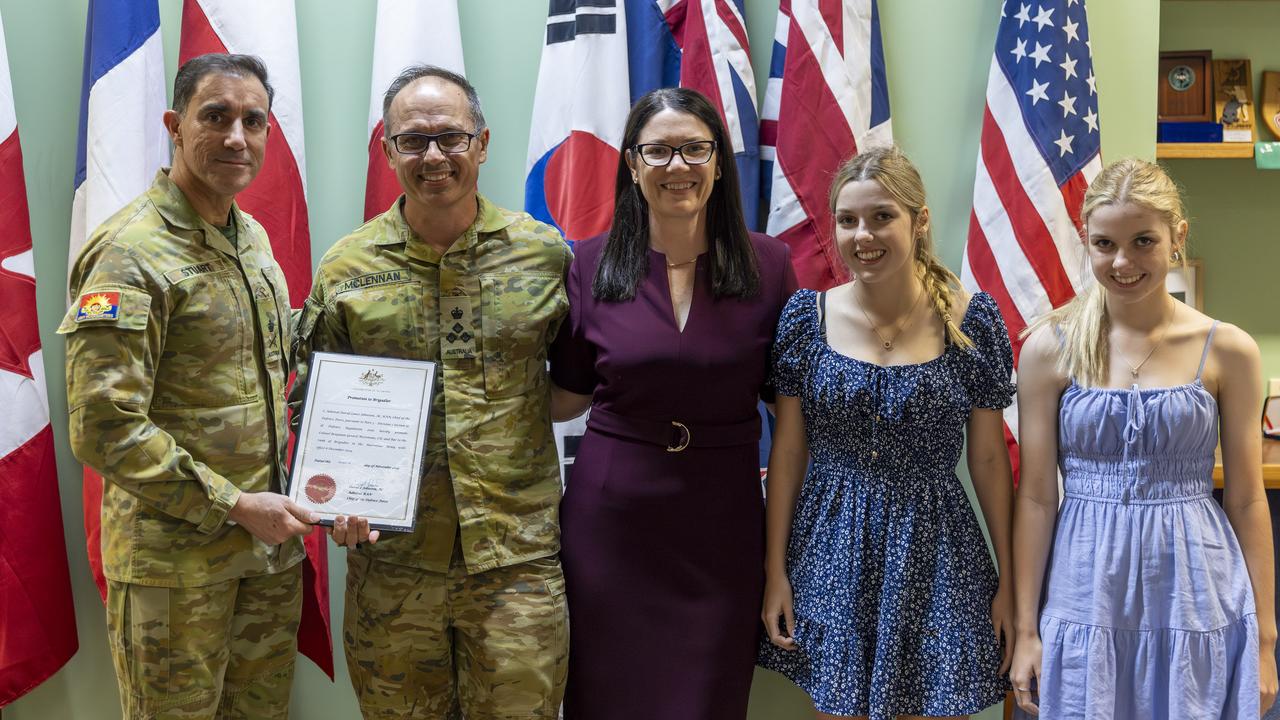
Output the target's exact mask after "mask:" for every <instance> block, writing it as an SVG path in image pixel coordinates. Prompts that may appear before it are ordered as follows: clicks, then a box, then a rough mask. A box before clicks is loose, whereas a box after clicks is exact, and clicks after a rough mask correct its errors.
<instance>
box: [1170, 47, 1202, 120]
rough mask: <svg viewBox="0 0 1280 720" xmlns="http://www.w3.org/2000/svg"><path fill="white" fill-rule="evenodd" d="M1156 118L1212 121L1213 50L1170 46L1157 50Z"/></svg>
mask: <svg viewBox="0 0 1280 720" xmlns="http://www.w3.org/2000/svg"><path fill="white" fill-rule="evenodd" d="M1157 98H1158V102H1159V105H1158V111H1157V119H1158V120H1160V121H1163V122H1214V121H1215V120H1216V119H1217V118H1216V117H1214V114H1213V112H1214V107H1213V53H1212V52H1211V51H1209V50H1172V51H1165V52H1162V53H1160V90H1159V93H1158V94H1157Z"/></svg>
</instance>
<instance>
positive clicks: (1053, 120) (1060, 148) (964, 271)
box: [961, 0, 1102, 477]
mask: <svg viewBox="0 0 1280 720" xmlns="http://www.w3.org/2000/svg"><path fill="white" fill-rule="evenodd" d="M1100 147H1101V146H1100V143H1099V133H1098V94H1097V88H1096V83H1095V79H1094V76H1093V59H1092V57H1091V48H1090V45H1089V30H1088V26H1087V24H1086V22H1085V7H1084V2H1082V0H1044V1H1043V2H1035V1H1033V2H1021V1H1020V0H1008V1H1007V2H1006V3H1005V5H1004V6H1003V7H1002V8H1001V17H1000V29H999V31H998V32H997V33H996V49H995V54H994V56H993V57H992V59H991V71H990V74H989V75H988V78H987V103H986V109H985V112H984V113H983V118H982V141H981V144H980V147H979V150H978V171H977V177H976V178H975V180H974V188H973V212H972V214H971V215H970V218H969V239H968V242H967V243H966V245H965V252H964V261H963V266H962V267H961V279H962V280H963V282H964V285H965V287H966V288H967V289H968V290H970V291H976V290H984V291H986V292H988V293H990V294H991V296H992V297H994V298H995V300H996V303H997V304H998V305H999V306H1000V312H1001V314H1002V315H1003V316H1004V321H1005V325H1007V326H1008V328H1009V339H1010V341H1012V342H1013V348H1014V357H1015V358H1016V357H1017V354H1018V351H1019V349H1020V348H1021V345H1022V343H1021V341H1020V340H1019V337H1018V335H1019V334H1020V333H1021V332H1022V330H1023V328H1025V327H1026V326H1027V323H1028V322H1030V321H1032V320H1034V319H1035V318H1036V317H1038V316H1040V315H1042V314H1044V313H1046V312H1048V311H1049V310H1051V309H1053V308H1055V307H1057V306H1059V305H1062V304H1063V303H1065V302H1067V301H1068V300H1070V299H1071V298H1072V297H1074V296H1075V293H1076V291H1077V290H1078V289H1079V287H1080V282H1081V280H1082V278H1081V274H1080V269H1081V267H1080V262H1079V242H1080V204H1081V202H1082V201H1083V199H1084V191H1085V189H1086V188H1087V187H1088V185H1089V182H1090V181H1091V180H1093V178H1094V176H1096V175H1097V174H1098V171H1099V170H1101V168H1102V160H1101V157H1100V152H1099V149H1100ZM1005 423H1006V429H1007V433H1008V436H1009V438H1008V439H1009V441H1010V448H1011V449H1012V448H1013V446H1014V443H1016V440H1017V413H1016V407H1011V408H1009V410H1008V411H1006V412H1005ZM1011 456H1012V457H1013V458H1014V460H1015V464H1014V471H1015V477H1016V472H1017V463H1016V459H1017V455H1016V453H1011Z"/></svg>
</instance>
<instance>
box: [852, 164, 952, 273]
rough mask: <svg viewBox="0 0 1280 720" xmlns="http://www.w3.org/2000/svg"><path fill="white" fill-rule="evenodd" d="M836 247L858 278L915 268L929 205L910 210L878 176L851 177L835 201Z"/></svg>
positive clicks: (925, 227) (926, 223)
mask: <svg viewBox="0 0 1280 720" xmlns="http://www.w3.org/2000/svg"><path fill="white" fill-rule="evenodd" d="M835 205H836V207H835V222H836V247H837V249H839V251H840V257H841V258H842V259H844V262H845V265H846V266H848V268H849V272H850V273H851V274H852V275H853V276H854V277H855V278H856V279H857V280H858V282H868V283H874V282H878V281H880V280H883V279H884V278H887V277H896V276H897V275H898V274H899V273H901V272H904V271H912V270H914V268H915V249H916V242H917V240H916V238H917V236H918V235H919V234H920V233H923V232H924V231H925V230H926V229H927V227H928V222H929V209H928V208H927V207H925V208H921V210H920V213H919V216H918V219H917V220H915V221H913V219H912V217H911V212H910V211H908V210H907V209H906V208H904V207H902V205H901V204H899V203H898V202H897V201H895V200H894V199H893V196H892V195H890V194H889V192H888V191H887V190H885V189H884V188H883V187H882V186H881V185H880V183H878V182H876V181H875V180H851V181H850V182H847V183H845V184H844V187H842V188H840V192H839V193H838V194H837V195H836V203H835Z"/></svg>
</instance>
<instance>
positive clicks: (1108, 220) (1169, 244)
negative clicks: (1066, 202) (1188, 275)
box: [1085, 202, 1187, 302]
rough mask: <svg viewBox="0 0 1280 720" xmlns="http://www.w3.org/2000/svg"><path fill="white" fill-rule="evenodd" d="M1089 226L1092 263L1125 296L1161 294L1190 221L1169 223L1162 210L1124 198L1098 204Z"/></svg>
mask: <svg viewBox="0 0 1280 720" xmlns="http://www.w3.org/2000/svg"><path fill="white" fill-rule="evenodd" d="M1086 230H1087V236H1086V240H1085V243H1086V250H1087V252H1088V256H1089V265H1090V267H1091V268H1092V270H1093V276H1094V277H1095V278H1096V279H1097V280H1098V282H1099V283H1100V284H1101V285H1102V287H1103V288H1105V289H1106V291H1107V293H1108V295H1110V296H1111V297H1113V298H1115V299H1118V300H1121V301H1124V302H1136V301H1138V300H1142V299H1144V298H1146V297H1148V296H1150V295H1151V294H1152V293H1155V292H1158V293H1160V294H1161V295H1162V296H1163V294H1164V293H1165V276H1166V275H1168V274H1169V266H1170V261H1169V258H1170V256H1172V255H1173V253H1174V251H1176V250H1181V249H1182V246H1183V243H1184V241H1185V240H1186V236H1187V223H1186V221H1181V222H1179V223H1178V224H1177V226H1175V227H1170V226H1169V224H1168V222H1166V220H1165V219H1164V217H1163V216H1162V215H1161V214H1160V213H1158V212H1156V211H1154V210H1151V209H1150V208H1147V207H1144V206H1142V205H1139V204H1137V203H1132V202H1120V203H1116V204H1113V205H1101V206H1099V207H1098V208H1096V209H1095V210H1094V211H1093V212H1092V213H1091V214H1090V215H1089V218H1088V221H1087V222H1086Z"/></svg>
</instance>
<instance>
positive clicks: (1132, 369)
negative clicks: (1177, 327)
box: [1116, 305, 1178, 382]
mask: <svg viewBox="0 0 1280 720" xmlns="http://www.w3.org/2000/svg"><path fill="white" fill-rule="evenodd" d="M1177 314H1178V307H1177V306H1176V305H1175V306H1174V307H1173V312H1172V313H1170V315H1169V319H1168V320H1167V321H1165V324H1164V330H1162V331H1160V339H1159V340H1156V342H1155V344H1154V345H1152V346H1151V349H1150V350H1148V351H1147V354H1146V355H1144V356H1143V357H1142V361H1141V362H1139V363H1138V364H1137V365H1134V364H1133V363H1131V362H1129V358H1127V357H1125V356H1124V353H1122V352H1120V348H1116V355H1119V356H1120V360H1121V361H1123V362H1124V364H1125V365H1128V366H1129V376H1130V377H1132V378H1133V380H1134V381H1135V382H1136V381H1137V380H1138V372H1139V371H1140V370H1142V366H1143V365H1146V364H1147V361H1148V360H1150V359H1151V356H1152V355H1155V354H1156V349H1157V348H1159V347H1160V344H1161V343H1163V342H1164V338H1165V336H1166V335H1168V334H1169V328H1171V327H1173V318H1174V317H1176V316H1177Z"/></svg>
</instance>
